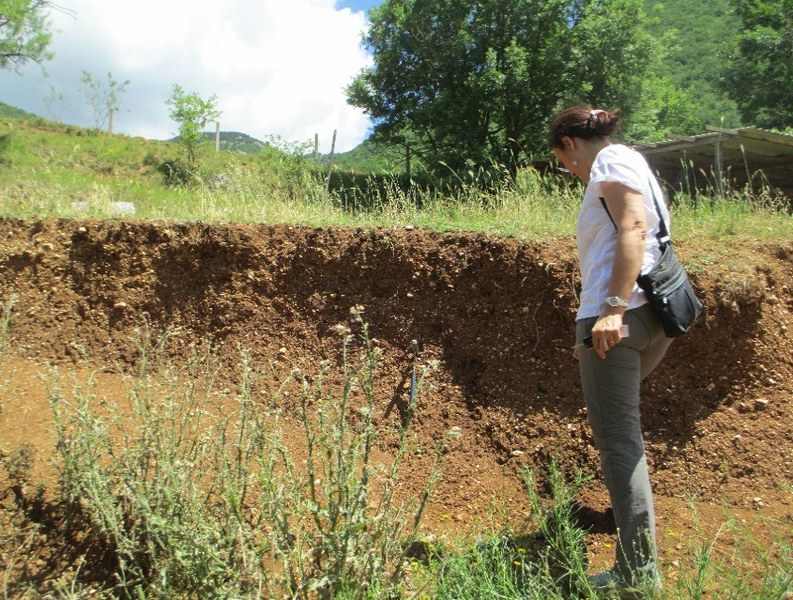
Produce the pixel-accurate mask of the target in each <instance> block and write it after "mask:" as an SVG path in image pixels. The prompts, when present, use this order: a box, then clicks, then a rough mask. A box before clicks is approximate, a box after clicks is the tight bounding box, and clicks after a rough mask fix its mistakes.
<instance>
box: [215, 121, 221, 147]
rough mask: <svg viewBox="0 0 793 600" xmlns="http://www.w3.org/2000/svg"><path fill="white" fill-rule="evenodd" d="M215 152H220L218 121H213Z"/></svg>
mask: <svg viewBox="0 0 793 600" xmlns="http://www.w3.org/2000/svg"><path fill="white" fill-rule="evenodd" d="M215 152H220V121H215Z"/></svg>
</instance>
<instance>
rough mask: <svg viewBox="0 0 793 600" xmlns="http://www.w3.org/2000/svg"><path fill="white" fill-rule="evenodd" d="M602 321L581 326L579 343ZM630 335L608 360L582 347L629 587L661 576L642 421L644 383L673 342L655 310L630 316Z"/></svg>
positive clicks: (619, 559) (587, 395)
mask: <svg viewBox="0 0 793 600" xmlns="http://www.w3.org/2000/svg"><path fill="white" fill-rule="evenodd" d="M596 321H597V318H594V317H593V318H589V319H582V320H580V321H578V322H577V323H576V339H577V341H576V343H578V344H581V340H583V338H584V337H586V336H588V335H589V334H590V332H591V330H592V327H593V326H594V324H595V322H596ZM623 323H624V324H627V325H628V326H629V327H630V335H629V337H627V338H623V339H622V342H620V344H619V345H618V346H615V347H614V348H612V349H611V350H609V351H608V352H607V353H606V358H605V359H604V360H602V359H601V358H600V357H598V355H597V354H596V353H595V352H594V351H593V350H589V349H587V348H583V347H581V348H580V360H579V368H580V370H581V383H582V385H583V388H584V399H585V401H586V406H587V415H588V418H589V425H590V427H591V428H592V434H593V437H594V439H595V444H596V446H597V448H598V450H599V451H600V460H601V465H602V467H603V475H604V477H605V480H606V487H607V488H608V491H609V496H610V497H611V505H612V507H613V510H614V520H615V521H616V524H617V544H616V548H617V553H616V562H615V568H616V570H617V572H618V573H619V574H620V575H621V576H622V577H623V578H624V579H625V580H626V581H629V582H632V581H635V580H636V579H643V578H644V577H647V576H649V577H653V576H655V575H656V574H657V561H658V556H657V551H656V545H655V512H654V508H653V495H652V490H651V488H650V477H649V475H648V473H647V460H646V458H645V454H644V440H643V438H642V429H641V423H640V418H639V383H640V382H641V380H642V379H644V378H645V377H647V375H649V374H650V373H651V372H652V371H653V369H655V367H656V366H658V363H660V362H661V359H662V358H663V356H664V353H665V352H666V350H667V348H668V347H669V344H671V342H672V340H671V339H670V338H667V337H665V336H664V332H663V329H662V328H661V324H660V323H659V322H658V319H657V317H656V316H655V314H654V313H653V312H652V309H651V308H650V306H649V305H647V304H645V305H644V306H640V307H639V308H636V309H633V310H629V311H626V313H625V316H624V317H623Z"/></svg>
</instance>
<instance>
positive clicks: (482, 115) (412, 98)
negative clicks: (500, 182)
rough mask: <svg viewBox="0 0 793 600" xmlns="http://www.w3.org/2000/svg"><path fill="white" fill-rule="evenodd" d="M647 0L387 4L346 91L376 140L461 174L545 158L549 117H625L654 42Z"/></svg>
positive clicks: (374, 15) (395, 0) (375, 14)
mask: <svg viewBox="0 0 793 600" xmlns="http://www.w3.org/2000/svg"><path fill="white" fill-rule="evenodd" d="M641 5H642V2H641V0H386V2H384V3H383V5H382V6H380V7H379V8H377V9H373V10H372V12H371V13H370V19H371V27H370V29H369V31H368V33H366V34H365V36H364V42H365V44H366V45H367V46H368V48H369V49H370V51H371V52H372V54H373V57H374V67H373V68H371V69H368V70H365V71H363V72H361V73H360V74H359V75H358V76H357V77H356V79H355V80H354V81H353V83H352V84H351V85H350V86H349V88H348V90H347V93H348V98H349V101H350V103H351V104H353V105H355V106H358V107H361V108H363V109H364V111H365V112H366V113H367V114H368V115H369V116H370V117H371V118H372V121H373V124H374V139H375V140H376V141H383V142H387V143H390V144H402V145H405V146H408V147H410V148H411V149H412V151H413V152H415V153H417V154H418V155H419V156H421V157H422V158H423V159H424V162H425V164H441V161H443V164H444V165H446V166H448V167H449V168H451V169H452V170H454V171H461V170H468V169H471V168H474V167H479V166H487V165H492V164H493V163H496V164H500V165H505V166H506V167H508V168H509V169H510V170H513V169H514V168H515V166H516V165H517V164H519V163H520V162H521V161H522V160H524V159H525V158H527V157H528V156H530V155H531V154H533V153H536V152H540V153H546V152H547V150H546V146H545V137H546V136H545V134H546V126H547V123H548V120H549V118H550V117H551V115H552V114H553V113H554V111H555V110H556V109H558V108H560V107H561V106H562V105H564V104H570V103H573V102H581V101H587V102H590V103H592V104H595V105H599V106H608V107H610V106H620V107H622V108H623V110H625V111H626V113H630V111H631V109H632V107H634V106H635V105H636V104H637V102H638V100H639V97H640V95H641V86H642V75H643V74H644V72H645V69H646V65H647V62H648V59H649V56H650V53H651V44H650V40H649V38H648V36H647V35H646V33H645V31H644V29H643V28H642V27H641V22H642V12H641Z"/></svg>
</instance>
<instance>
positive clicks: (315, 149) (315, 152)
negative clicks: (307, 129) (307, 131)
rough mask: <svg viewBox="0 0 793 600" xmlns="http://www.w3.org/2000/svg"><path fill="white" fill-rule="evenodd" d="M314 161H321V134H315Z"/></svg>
mask: <svg viewBox="0 0 793 600" xmlns="http://www.w3.org/2000/svg"><path fill="white" fill-rule="evenodd" d="M314 162H315V163H317V162H319V134H318V133H315V134H314Z"/></svg>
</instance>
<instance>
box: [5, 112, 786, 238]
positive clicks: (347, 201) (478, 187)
mask: <svg viewBox="0 0 793 600" xmlns="http://www.w3.org/2000/svg"><path fill="white" fill-rule="evenodd" d="M9 123H11V122H6V123H5V124H3V123H2V122H0V129H5V128H10V130H9V131H8V132H7V133H6V134H5V135H4V137H3V144H2V147H0V215H3V216H18V217H47V216H64V217H77V218H81V217H92V218H117V217H123V218H129V216H127V215H124V214H120V213H119V212H118V211H117V206H116V204H115V203H117V202H131V203H133V204H134V205H135V208H136V213H135V217H136V218H143V219H158V220H160V219H162V220H179V221H208V222H255V223H289V224H301V225H309V226H339V225H341V226H363V227H370V226H379V225H384V226H405V225H413V226H421V227H426V228H429V229H434V230H447V229H453V230H468V231H477V232H490V233H493V234H495V235H515V236H519V237H524V238H537V237H547V236H570V235H571V234H572V233H573V232H574V230H575V220H576V215H577V212H578V207H579V206H580V201H581V195H582V188H581V186H580V185H579V184H576V183H574V182H572V181H569V180H567V181H566V180H563V179H561V178H560V177H559V176H558V175H556V174H553V173H548V174H541V173H538V172H537V171H535V170H532V169H524V170H520V171H518V172H517V173H516V174H515V175H514V176H511V175H508V174H507V175H505V174H503V173H499V172H498V169H490V170H481V171H480V172H479V173H471V174H469V175H468V176H466V177H465V178H464V179H463V178H461V177H459V176H454V177H452V176H451V174H450V179H447V180H444V179H426V178H425V179H424V180H422V182H415V181H414V182H412V183H411V182H408V181H406V180H405V178H404V177H398V176H394V177H390V178H389V177H387V176H377V177H369V178H368V179H367V178H366V177H362V176H358V175H356V176H352V175H350V176H337V177H335V178H334V182H336V183H335V184H334V188H333V189H332V191H331V192H329V193H328V192H326V191H325V189H324V181H325V173H324V172H323V171H322V170H321V168H320V167H318V166H317V165H314V164H313V163H312V162H311V161H308V160H306V159H305V158H304V156H303V152H302V149H301V148H300V147H298V146H289V145H285V144H280V145H278V144H276V145H273V146H268V147H267V149H266V151H263V152H262V153H261V154H260V155H256V156H241V155H234V154H231V153H227V152H221V153H217V154H216V153H214V152H207V153H206V154H205V155H204V156H203V157H202V169H201V172H200V173H199V175H198V177H196V180H195V182H194V183H193V184H192V185H189V186H186V187H180V186H168V185H165V183H164V181H163V177H162V174H161V173H159V172H158V170H157V167H158V165H161V164H162V163H163V162H164V161H168V160H174V159H175V157H177V156H178V147H177V146H176V145H174V144H171V143H166V142H152V141H146V140H138V139H132V138H126V137H123V136H107V135H96V134H91V133H90V132H86V131H83V130H77V129H75V128H68V127H65V126H58V125H57V124H49V125H47V126H46V127H45V126H44V125H42V124H39V125H35V124H31V123H28V122H26V121H14V122H13V124H9ZM45 125H46V124H45ZM9 167H11V168H9ZM494 174H495V175H494ZM752 186H753V187H752V188H751V189H750V188H747V189H745V190H740V191H731V192H729V193H727V194H725V195H722V196H719V195H717V194H716V193H715V190H714V191H712V193H705V194H703V195H700V196H697V197H692V196H687V195H685V194H677V195H676V197H675V199H674V202H673V218H672V230H673V233H674V234H675V236H676V237H677V238H678V239H683V240H685V239H696V240H697V242H698V243H701V242H703V241H707V242H708V243H713V244H716V245H719V244H721V245H727V243H726V242H724V241H723V240H724V238H730V239H731V241H734V240H736V239H738V238H742V237H744V238H746V237H748V238H752V239H790V231H791V230H792V229H793V228H791V222H793V216H791V210H790V209H791V205H790V200H789V199H785V198H783V197H781V196H779V195H775V194H774V193H773V192H772V191H771V189H770V188H769V187H768V186H767V185H764V184H763V182H762V181H758V180H754V181H753V182H752Z"/></svg>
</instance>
